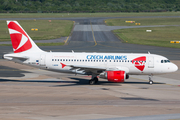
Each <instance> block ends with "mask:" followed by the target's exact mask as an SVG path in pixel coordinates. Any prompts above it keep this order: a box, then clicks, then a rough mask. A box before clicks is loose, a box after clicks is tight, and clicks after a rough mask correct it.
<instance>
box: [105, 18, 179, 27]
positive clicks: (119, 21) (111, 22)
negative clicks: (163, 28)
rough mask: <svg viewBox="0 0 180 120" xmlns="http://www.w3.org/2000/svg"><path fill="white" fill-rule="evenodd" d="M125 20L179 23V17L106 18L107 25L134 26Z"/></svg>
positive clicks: (146, 23)
mask: <svg viewBox="0 0 180 120" xmlns="http://www.w3.org/2000/svg"><path fill="white" fill-rule="evenodd" d="M125 21H135V22H136V23H141V25H180V22H179V21H180V18H122V19H119V18H118V19H107V20H106V24H107V25H108V26H135V23H126V22H125Z"/></svg>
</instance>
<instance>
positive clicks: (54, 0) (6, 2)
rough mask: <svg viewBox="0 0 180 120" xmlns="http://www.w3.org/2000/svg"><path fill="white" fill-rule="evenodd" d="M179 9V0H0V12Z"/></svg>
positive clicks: (151, 10)
mask: <svg viewBox="0 0 180 120" xmlns="http://www.w3.org/2000/svg"><path fill="white" fill-rule="evenodd" d="M162 11H180V0H0V12H1V13H6V12H10V13H18V12H24V13H37V12H38V13H49V12H55V13H61V12H91V13H94V12H162Z"/></svg>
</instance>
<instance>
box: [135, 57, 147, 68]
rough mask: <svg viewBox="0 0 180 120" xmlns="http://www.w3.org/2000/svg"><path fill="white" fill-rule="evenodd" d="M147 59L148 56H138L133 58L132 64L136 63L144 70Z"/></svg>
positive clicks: (137, 66)
mask: <svg viewBox="0 0 180 120" xmlns="http://www.w3.org/2000/svg"><path fill="white" fill-rule="evenodd" d="M145 61H146V57H145V56H142V57H138V58H135V59H133V60H132V64H134V66H135V67H136V68H137V69H139V70H140V71H143V70H144V68H145Z"/></svg>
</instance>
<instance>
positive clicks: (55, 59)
mask: <svg viewBox="0 0 180 120" xmlns="http://www.w3.org/2000/svg"><path fill="white" fill-rule="evenodd" d="M8 55H9V56H12V54H6V56H4V57H5V59H9V60H12V59H11V58H10V57H8ZM13 55H17V56H27V57H28V58H29V59H27V60H25V61H20V60H18V61H16V59H14V61H16V62H21V63H24V64H28V65H32V66H36V67H40V68H44V69H47V70H53V71H59V72H68V73H79V74H88V73H84V71H81V70H80V69H72V67H71V65H76V66H82V67H84V68H86V67H98V68H105V69H106V70H124V71H126V73H127V74H129V75H138V74H148V75H149V74H163V73H169V72H174V71H176V70H177V69H178V68H177V66H176V65H175V64H173V63H171V62H169V60H168V59H167V58H165V57H163V56H160V55H155V54H131V53H74V52H39V53H29V54H27V53H24V54H23V53H19V54H18V53H16V54H15V53H13Z"/></svg>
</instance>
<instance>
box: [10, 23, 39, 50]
mask: <svg viewBox="0 0 180 120" xmlns="http://www.w3.org/2000/svg"><path fill="white" fill-rule="evenodd" d="M7 25H8V29H9V34H10V37H11V42H12V46H13V50H14V53H20V52H41V51H42V50H41V49H39V47H38V46H37V45H36V44H35V43H34V41H33V40H32V39H31V38H30V37H29V35H28V34H27V33H26V31H25V30H24V29H23V28H22V27H21V25H20V24H19V23H18V22H17V21H7Z"/></svg>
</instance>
